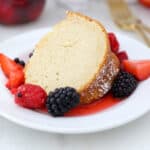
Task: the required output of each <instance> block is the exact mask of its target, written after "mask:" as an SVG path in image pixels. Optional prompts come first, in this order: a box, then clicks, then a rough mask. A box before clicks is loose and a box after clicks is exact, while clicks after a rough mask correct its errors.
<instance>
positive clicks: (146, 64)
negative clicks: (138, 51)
mask: <svg viewBox="0 0 150 150" xmlns="http://www.w3.org/2000/svg"><path fill="white" fill-rule="evenodd" d="M123 67H124V69H125V70H126V71H128V72H129V73H131V74H133V75H134V76H135V77H136V78H137V79H138V80H140V81H142V80H145V79H147V78H148V77H150V60H140V61H138V60H137V61H132V60H124V61H123Z"/></svg>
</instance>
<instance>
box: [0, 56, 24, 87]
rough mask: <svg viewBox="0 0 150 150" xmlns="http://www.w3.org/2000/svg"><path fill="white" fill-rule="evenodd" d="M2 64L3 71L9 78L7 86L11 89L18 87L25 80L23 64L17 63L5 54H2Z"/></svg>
mask: <svg viewBox="0 0 150 150" xmlns="http://www.w3.org/2000/svg"><path fill="white" fill-rule="evenodd" d="M0 64H1V68H2V71H3V72H4V74H5V75H6V77H7V78H8V82H7V84H6V86H7V87H8V88H9V89H11V88H16V87H18V86H19V85H21V84H22V83H23V82H24V72H23V67H22V66H21V65H19V64H16V63H15V62H14V61H13V60H11V59H10V58H8V57H7V56H5V55H4V54H0Z"/></svg>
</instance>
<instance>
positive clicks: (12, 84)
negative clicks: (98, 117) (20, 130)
mask: <svg viewBox="0 0 150 150" xmlns="http://www.w3.org/2000/svg"><path fill="white" fill-rule="evenodd" d="M108 37H109V40H110V46H111V50H112V52H113V53H115V54H116V56H117V57H118V59H119V60H120V68H121V69H120V72H119V74H118V76H117V77H116V79H115V80H114V82H113V85H112V89H111V91H110V93H111V94H112V95H113V97H115V98H116V99H117V98H118V100H120V98H125V97H128V96H130V95H131V94H132V93H133V92H134V90H135V89H136V87H137V85H138V82H140V81H143V80H145V79H147V78H148V77H150V60H140V61H133V60H129V57H128V55H127V53H126V51H120V46H119V42H118V40H117V37H116V36H115V34H114V33H109V34H108ZM32 55H33V52H32V53H30V54H29V57H32ZM0 67H1V69H2V71H3V72H4V74H5V76H6V77H7V78H8V82H7V83H6V87H7V88H8V89H9V90H10V91H11V92H12V93H13V94H14V95H15V102H16V104H18V105H20V106H22V107H26V108H30V109H43V108H46V110H47V112H48V113H49V114H51V115H52V116H64V115H65V114H66V113H67V112H69V111H70V110H72V109H74V108H79V107H78V106H79V104H80V94H79V93H78V92H77V91H76V89H74V88H72V87H62V88H58V89H55V90H54V91H50V92H49V94H48V95H47V93H46V92H45V90H44V89H43V88H42V87H40V86H37V85H32V84H25V83H24V81H25V78H24V67H25V62H24V61H23V60H20V59H19V58H15V59H14V60H12V59H10V58H8V57H7V56H5V55H4V54H1V53H0ZM106 97H107V96H106ZM116 101H117V100H116ZM111 103H112V101H111ZM108 104H109V103H108ZM91 106H93V107H94V105H92V104H91ZM85 108H90V107H88V106H87V107H85ZM77 110H81V109H80V108H79V109H77ZM84 110H85V109H84Z"/></svg>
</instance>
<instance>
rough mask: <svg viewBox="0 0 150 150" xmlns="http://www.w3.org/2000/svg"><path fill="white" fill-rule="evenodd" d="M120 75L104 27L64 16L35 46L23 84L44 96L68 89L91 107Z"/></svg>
mask: <svg viewBox="0 0 150 150" xmlns="http://www.w3.org/2000/svg"><path fill="white" fill-rule="evenodd" d="M118 71H119V61H118V59H117V57H116V56H115V55H114V54H113V53H112V52H111V51H110V47H109V40H108V37H107V33H106V31H105V29H104V27H103V26H102V25H101V24H100V23H99V22H98V21H96V20H94V19H91V18H89V17H87V16H83V15H81V14H79V13H74V12H67V17H66V19H64V20H63V21H61V22H60V23H59V24H57V25H56V26H55V27H54V28H53V30H52V32H50V33H48V34H47V35H46V36H45V37H43V38H42V39H41V41H40V42H39V43H38V44H37V45H36V48H35V51H34V54H33V56H32V57H31V59H30V60H29V62H28V64H27V66H26V68H25V79H26V81H25V82H26V83H32V84H37V85H40V86H41V87H43V88H44V89H45V90H46V91H47V92H50V91H53V90H54V89H55V88H59V87H65V86H70V87H74V88H75V89H77V91H78V92H80V95H81V103H90V102H92V101H94V100H97V99H99V98H100V97H102V96H103V95H104V94H106V93H107V92H108V91H109V90H110V88H111V85H112V82H113V80H114V78H115V76H116V75H117V73H118Z"/></svg>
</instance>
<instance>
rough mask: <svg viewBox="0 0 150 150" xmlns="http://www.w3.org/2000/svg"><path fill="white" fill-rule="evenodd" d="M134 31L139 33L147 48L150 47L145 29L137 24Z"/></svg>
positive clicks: (149, 40)
mask: <svg viewBox="0 0 150 150" xmlns="http://www.w3.org/2000/svg"><path fill="white" fill-rule="evenodd" d="M134 30H135V31H136V33H138V34H139V35H140V36H141V37H142V38H143V40H144V41H145V43H146V44H147V46H148V47H150V39H149V38H148V36H147V35H146V34H145V32H144V29H143V27H142V26H140V25H138V24H136V25H135V28H134Z"/></svg>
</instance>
